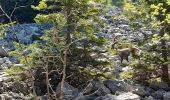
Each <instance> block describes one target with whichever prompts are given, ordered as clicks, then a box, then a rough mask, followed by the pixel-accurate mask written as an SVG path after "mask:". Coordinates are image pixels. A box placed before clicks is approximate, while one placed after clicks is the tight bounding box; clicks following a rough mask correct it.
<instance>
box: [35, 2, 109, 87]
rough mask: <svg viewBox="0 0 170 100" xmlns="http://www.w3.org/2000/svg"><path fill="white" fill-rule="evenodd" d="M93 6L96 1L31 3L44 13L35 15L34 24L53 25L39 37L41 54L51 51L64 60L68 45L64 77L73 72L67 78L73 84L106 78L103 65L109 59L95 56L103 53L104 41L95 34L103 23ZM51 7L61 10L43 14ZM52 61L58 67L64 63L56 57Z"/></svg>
mask: <svg viewBox="0 0 170 100" xmlns="http://www.w3.org/2000/svg"><path fill="white" fill-rule="evenodd" d="M97 1H98V0H97ZM101 1H102V0H101ZM101 1H100V2H101ZM51 2H53V3H51ZM95 5H96V2H95V0H94V1H93V0H57V1H55V0H54V1H51V0H50V1H49V0H43V1H41V2H40V3H39V5H38V6H36V7H35V6H33V8H34V9H37V10H41V11H44V12H45V13H42V14H38V15H37V16H36V18H35V20H36V22H37V23H50V24H53V28H52V29H51V30H49V31H48V32H47V33H46V34H45V35H44V36H42V39H43V40H44V41H45V42H46V45H41V46H42V47H43V49H44V51H45V52H44V53H41V54H43V55H44V56H47V55H48V54H53V55H54V56H60V58H62V59H63V58H64V57H65V56H64V55H65V50H66V48H67V49H68V51H67V54H66V57H65V58H66V59H65V61H66V76H70V75H72V74H73V76H72V77H70V78H68V79H67V81H68V82H70V83H72V84H73V83H74V85H81V84H82V85H83V84H85V83H86V82H87V80H89V79H94V78H96V79H99V78H101V77H104V78H108V77H107V75H105V73H104V72H105V70H104V68H105V67H106V66H109V62H108V61H102V60H100V59H99V58H100V57H99V56H98V55H100V54H102V53H103V52H105V51H103V50H102V49H101V48H100V47H103V48H105V47H106V46H105V43H106V40H105V39H103V38H100V37H97V36H96V35H95V33H96V32H97V31H99V28H100V27H101V26H102V25H101V23H102V22H101V21H100V20H99V17H98V16H99V15H100V13H101V12H100V11H102V10H101V9H99V8H98V7H97V6H95ZM53 8H54V9H56V8H59V9H60V10H57V11H56V10H54V12H50V13H46V11H48V10H49V9H51V10H50V11H52V9H53ZM105 49H106V48H105ZM94 55H95V56H94ZM35 62H36V60H35ZM52 63H54V64H56V66H58V69H59V70H61V69H62V68H63V66H64V65H63V63H62V61H61V59H58V58H57V59H55V62H52ZM51 69H53V68H51ZM107 74H108V73H107Z"/></svg>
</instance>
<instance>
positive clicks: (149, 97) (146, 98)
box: [144, 96, 156, 100]
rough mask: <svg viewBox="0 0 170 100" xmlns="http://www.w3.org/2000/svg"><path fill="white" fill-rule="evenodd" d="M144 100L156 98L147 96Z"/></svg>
mask: <svg viewBox="0 0 170 100" xmlns="http://www.w3.org/2000/svg"><path fill="white" fill-rule="evenodd" d="M144 100H156V99H154V98H153V97H152V96H149V97H145V98H144Z"/></svg>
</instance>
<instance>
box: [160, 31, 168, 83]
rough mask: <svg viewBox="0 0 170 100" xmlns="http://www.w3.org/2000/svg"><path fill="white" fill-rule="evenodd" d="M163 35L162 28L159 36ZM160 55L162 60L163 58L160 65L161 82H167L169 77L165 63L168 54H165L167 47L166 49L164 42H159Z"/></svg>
mask: <svg viewBox="0 0 170 100" xmlns="http://www.w3.org/2000/svg"><path fill="white" fill-rule="evenodd" d="M164 34H165V32H164V28H163V29H162V30H161V34H160V36H161V37H163V36H164ZM161 46H162V47H161V49H162V50H161V53H162V58H163V64H162V80H163V81H165V82H167V81H168V80H169V75H168V64H167V63H165V62H168V52H167V47H166V40H163V39H162V40H161Z"/></svg>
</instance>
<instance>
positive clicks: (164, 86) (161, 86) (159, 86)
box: [149, 82, 170, 90]
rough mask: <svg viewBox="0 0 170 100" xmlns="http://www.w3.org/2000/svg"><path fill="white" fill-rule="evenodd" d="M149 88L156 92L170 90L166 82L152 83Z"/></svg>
mask: <svg viewBox="0 0 170 100" xmlns="http://www.w3.org/2000/svg"><path fill="white" fill-rule="evenodd" d="M149 87H151V88H152V89H154V90H159V89H163V90H170V89H169V87H168V84H167V83H165V82H152V83H151V84H150V86H149Z"/></svg>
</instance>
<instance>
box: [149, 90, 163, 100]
mask: <svg viewBox="0 0 170 100" xmlns="http://www.w3.org/2000/svg"><path fill="white" fill-rule="evenodd" d="M164 93H165V91H164V90H162V89H161V90H158V91H155V92H153V93H151V96H153V97H154V98H155V99H163V95H164Z"/></svg>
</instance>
